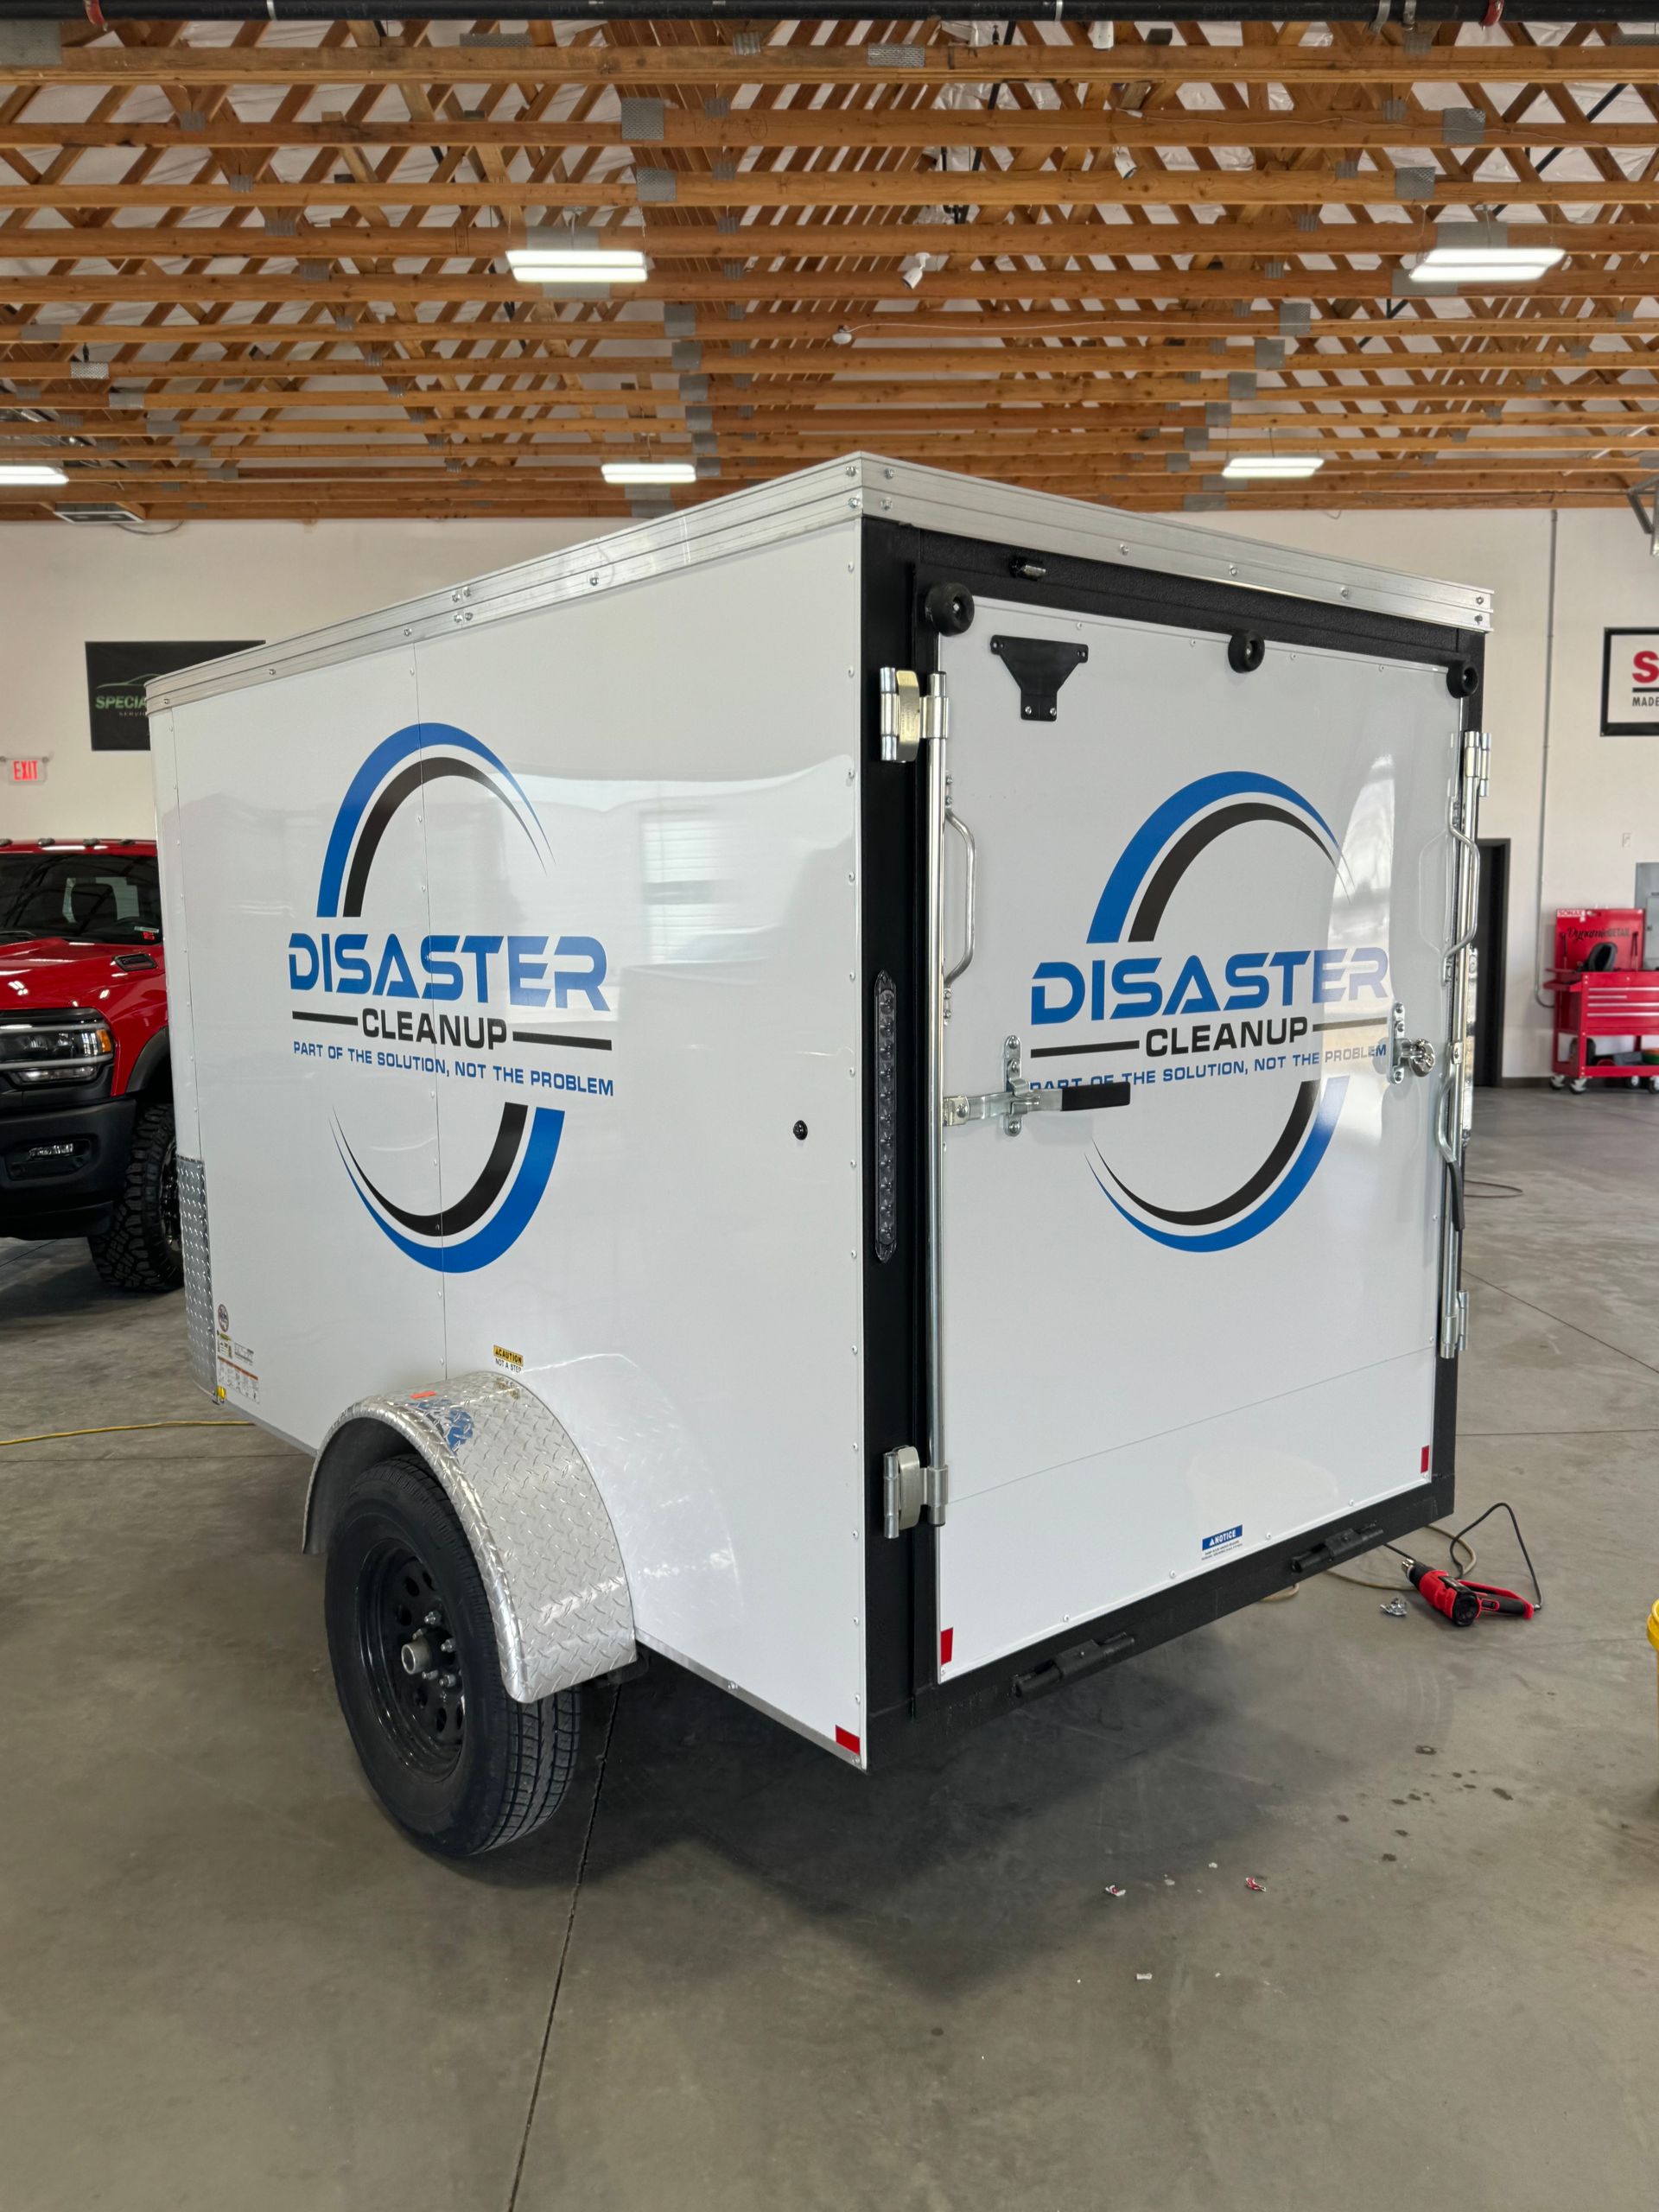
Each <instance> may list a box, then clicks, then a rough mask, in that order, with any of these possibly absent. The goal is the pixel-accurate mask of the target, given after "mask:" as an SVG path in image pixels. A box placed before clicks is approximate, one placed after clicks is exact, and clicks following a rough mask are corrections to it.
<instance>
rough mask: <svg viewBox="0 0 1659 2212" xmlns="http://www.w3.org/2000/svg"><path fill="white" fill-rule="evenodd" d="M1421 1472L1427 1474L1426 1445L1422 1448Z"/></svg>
mask: <svg viewBox="0 0 1659 2212" xmlns="http://www.w3.org/2000/svg"><path fill="white" fill-rule="evenodd" d="M1423 1472H1424V1473H1425V1474H1427V1472H1428V1446H1427V1444H1425V1445H1424V1446H1423Z"/></svg>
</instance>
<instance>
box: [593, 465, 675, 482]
mask: <svg viewBox="0 0 1659 2212" xmlns="http://www.w3.org/2000/svg"><path fill="white" fill-rule="evenodd" d="M599 473H600V474H601V476H602V477H603V478H604V479H605V481H606V482H607V484H695V483H696V480H697V471H696V463H695V462H693V461H606V462H604V463H603V464H602V465H601V468H600V472H599Z"/></svg>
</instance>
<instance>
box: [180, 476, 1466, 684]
mask: <svg viewBox="0 0 1659 2212" xmlns="http://www.w3.org/2000/svg"><path fill="white" fill-rule="evenodd" d="M863 514H869V515H871V516H873V517H874V518H878V519H880V520H883V521H890V522H895V523H901V524H912V525H914V526H915V527H917V528H918V529H923V530H931V531H939V532H941V533H944V534H947V535H955V536H958V537H977V538H985V537H997V538H1000V539H1002V540H1005V541H1006V542H1007V543H1014V544H1019V545H1020V546H1022V547H1027V548H1028V549H1029V550H1031V551H1033V552H1034V553H1055V554H1066V555H1071V556H1074V557H1076V558H1078V559H1082V560H1089V561H1099V562H1103V563H1107V564H1109V565H1110V566H1113V567H1125V568H1134V569H1153V570H1154V571H1158V572H1161V573H1163V574H1166V575H1175V576H1186V577H1196V578H1199V579H1203V580H1205V581H1206V582H1217V583H1231V584H1236V585H1243V586H1244V587H1246V588H1249V589H1253V590H1257V591H1268V592H1275V593H1279V594H1283V595H1285V596H1287V597H1290V598H1295V599H1309V600H1316V601H1319V602H1321V603H1322V604H1325V605H1329V604H1332V603H1341V604H1344V605H1346V606H1350V607H1364V608H1367V609H1369V610H1370V611H1371V612H1372V613H1381V614H1393V615H1399V616H1402V617H1404V618H1406V619H1408V620H1413V621H1418V622H1428V623H1433V624H1438V625H1440V626H1444V627H1446V628H1448V629H1460V630H1479V631H1486V630H1490V629H1491V623H1492V605H1493V594H1492V593H1491V589H1490V588H1486V587H1484V586H1480V585H1474V584H1458V583H1450V582H1444V581H1441V580H1440V579H1437V578H1434V577H1426V576H1409V575H1400V574H1397V573H1396V572H1395V570H1393V569H1383V568H1376V567H1374V566H1372V565H1371V564H1370V563H1366V562H1355V561H1350V560H1343V559H1338V558H1335V557H1333V556H1330V555H1327V554H1319V553H1309V552H1303V551H1298V550H1294V549H1292V548H1290V547H1288V546H1279V545H1269V544H1264V543H1262V542H1261V541H1259V540H1257V539H1255V538H1252V537H1234V536H1232V535H1230V533H1227V532H1224V531H1217V530H1211V529H1206V528H1205V527H1204V526H1203V525H1201V524H1193V523H1189V522H1185V521H1181V520H1178V519H1169V518H1164V517H1161V516H1157V515H1138V514H1128V513H1126V512H1123V511H1122V510H1121V509H1119V508H1115V507H1105V506H1095V505H1091V504H1090V502H1089V501H1087V500H1084V499H1067V498H1065V497H1062V496H1061V495H1059V494H1058V493H1050V492H1031V491H1026V490H1023V489H1021V488H1020V486H1017V485H1008V484H997V483H994V482H990V481H988V480H985V479H983V478H981V477H976V476H963V475H957V474H954V473H952V472H951V471H950V470H948V469H942V468H924V467H917V466H915V465H914V464H912V463H911V462H907V461H884V460H883V459H882V458H881V457H880V454H849V455H848V456H847V457H846V458H845V459H843V460H840V461H824V462H821V463H820V464H818V465H817V467H812V468H806V469H802V470H800V471H798V473H797V474H793V475H790V476H782V477H778V478H775V479H773V480H772V481H771V482H769V483H766V484H762V485H758V486H754V487H753V489H751V490H748V491H743V492H734V493H730V494H729V495H728V496H727V497H725V498H722V499H711V500H709V501H708V502H707V503H706V504H705V505H702V506H698V507H692V508H690V509H688V510H687V511H686V512H683V513H677V514H671V515H665V516H663V517H662V518H655V519H652V521H649V522H643V523H639V524H635V525H634V526H633V527H632V528H631V529H623V530H618V531H610V532H608V533H607V535H606V536H604V537H595V538H589V539H588V540H586V541H585V542H584V543H582V544H579V545H570V546H565V547H563V548H562V549H561V550H559V551H558V552H556V553H551V554H547V555H544V556H542V557H540V558H538V559H537V560H533V561H525V562H521V563H517V564H516V565H515V566H513V567H512V568H510V569H497V570H496V571H495V572H494V573H493V574H491V575H484V576H480V577H477V578H474V580H472V581H471V582H465V583H461V584H457V585H455V586H454V587H453V588H448V589H446V590H442V591H436V592H428V593H426V594H423V595H422V596H421V597H420V598H418V599H411V600H407V601H404V602H403V603H402V604H400V605H398V606H395V607H383V608H380V609H378V610H377V611H376V612H374V613H370V614H362V615H358V616H356V617H354V618H353V620H351V621H349V622H340V623H334V624H331V625H330V626H328V627H327V628H326V629H321V630H312V631H308V632H304V633H303V634H302V635H301V636H299V637H296V638H291V639H285V640H283V641H282V642H281V643H279V644H277V645H274V646H272V645H264V646H260V647H257V648H256V649H255V650H254V651H252V652H245V653H238V654H234V655H232V657H230V658H227V659H225V660H221V661H213V662H210V663H207V664H203V665H201V666H200V668H198V669H194V670H190V669H186V670H180V671H175V672H174V673H172V674H169V675H168V676H165V677H156V678H155V679H154V680H153V681H152V682H151V683H150V684H149V707H150V709H151V711H152V712H153V711H156V710H157V709H165V708H168V707H176V706H181V705H183V704H184V703H185V702H187V701H189V700H194V699H205V698H209V697H212V696H213V695H214V694H215V693H217V692H221V691H233V690H240V689H241V688H242V687H243V686H245V685H247V684H253V683H269V682H270V680H271V679H272V678H273V677H282V676H292V675H296V674H298V673H299V672H301V671H302V670H306V669H311V668H321V667H324V666H326V665H327V664H329V663H331V662H334V661H339V660H346V659H351V658H355V657H356V656H358V655H359V654H363V653H372V652H385V651H386V650H387V649H389V648H391V647H392V646H395V645H398V644H400V643H403V642H404V641H405V640H409V641H413V640H415V639H423V638H432V637H439V636H442V635H443V634H444V633H445V632H448V631H451V630H453V629H454V628H456V627H460V626H470V625H473V624H475V623H479V622H485V621H491V620H501V619H503V618H505V617H506V616H509V615H515V614H523V613H528V612H530V611H531V609H533V608H535V607H544V606H550V605H552V604H554V603H555V602H556V601H560V600H565V599H581V598H586V597H588V595H589V594H592V593H594V592H596V591H604V590H611V589H614V588H616V587H618V586H619V585H622V584H632V583H640V582H645V581H646V580H647V579H648V578H650V577H652V576H654V575H663V574H665V573H667V572H670V571H672V570H677V569H689V568H694V567H696V566H698V565H700V564H701V563H704V562H707V561H715V560H721V559H723V558H725V557H727V556H729V555H731V554H733V553H738V552H744V551H748V550H753V549H755V548H759V547H764V546H766V545H770V544H775V543H778V542H779V540H781V539H785V538H790V537H802V536H804V535H805V534H807V533H808V532H810V531H816V530H823V529H827V528H829V527H830V526H831V525H832V524H836V523H838V522H846V521H848V520H849V519H851V518H854V517H856V516H859V515H863Z"/></svg>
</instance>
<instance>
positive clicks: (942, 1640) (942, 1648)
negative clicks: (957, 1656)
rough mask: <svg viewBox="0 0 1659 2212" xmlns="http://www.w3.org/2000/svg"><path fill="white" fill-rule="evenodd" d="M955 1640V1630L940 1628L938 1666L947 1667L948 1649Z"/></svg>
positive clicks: (948, 1663) (948, 1662) (948, 1660)
mask: <svg viewBox="0 0 1659 2212" xmlns="http://www.w3.org/2000/svg"><path fill="white" fill-rule="evenodd" d="M956 1640H957V1631H956V1630H955V1629H953V1628H942V1629H941V1630H939V1664H940V1666H941V1667H948V1666H949V1665H950V1647H951V1645H952V1644H953V1643H955V1642H956Z"/></svg>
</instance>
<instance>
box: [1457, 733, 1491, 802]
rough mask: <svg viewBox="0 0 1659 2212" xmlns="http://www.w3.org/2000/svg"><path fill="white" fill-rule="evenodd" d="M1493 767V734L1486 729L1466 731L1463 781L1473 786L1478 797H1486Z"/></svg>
mask: <svg viewBox="0 0 1659 2212" xmlns="http://www.w3.org/2000/svg"><path fill="white" fill-rule="evenodd" d="M1491 766H1492V739H1491V732H1490V731H1489V730H1484V729H1470V730H1465V732H1464V734H1463V779H1464V781H1465V783H1466V784H1472V785H1474V787H1475V791H1476V795H1477V796H1478V798H1485V796H1486V785H1487V779H1488V778H1489V776H1490V774H1491Z"/></svg>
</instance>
